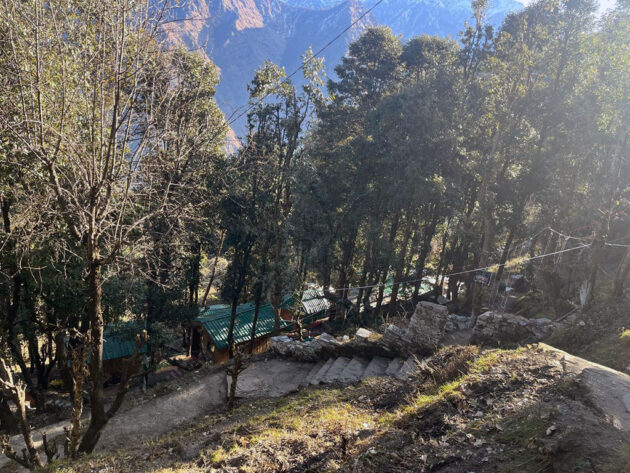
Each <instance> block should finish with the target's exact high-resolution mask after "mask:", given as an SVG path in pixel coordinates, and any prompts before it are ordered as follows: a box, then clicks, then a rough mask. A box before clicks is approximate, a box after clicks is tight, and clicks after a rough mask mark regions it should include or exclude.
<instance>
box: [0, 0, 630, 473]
mask: <svg viewBox="0 0 630 473" xmlns="http://www.w3.org/2000/svg"><path fill="white" fill-rule="evenodd" d="M473 7H474V12H475V15H474V18H472V19H471V24H470V25H462V33H461V35H460V37H459V38H458V39H457V40H454V39H444V38H438V37H429V36H419V37H415V38H412V39H410V40H409V41H406V42H403V41H401V39H400V38H398V37H397V36H395V35H394V34H393V33H392V32H391V30H389V29H388V28H387V27H373V28H369V29H367V30H366V31H365V32H364V34H363V35H362V36H361V37H359V38H358V39H357V40H356V41H354V42H353V43H352V44H350V46H349V49H348V52H347V54H346V56H345V57H344V58H343V60H342V62H341V63H340V64H339V65H337V66H336V68H335V72H336V76H335V77H331V78H326V77H324V76H323V72H322V71H323V60H322V59H321V58H320V57H319V56H314V55H313V53H312V52H311V51H307V52H305V55H304V56H303V66H302V68H301V70H300V74H302V75H303V80H301V81H300V83H301V84H304V85H300V86H297V85H296V83H295V81H293V80H292V78H287V75H288V74H287V72H286V71H284V70H283V69H281V68H279V67H277V66H276V65H274V64H272V63H265V64H262V65H261V66H260V68H259V69H258V70H257V72H256V74H255V77H254V80H253V81H252V82H251V84H250V86H249V87H248V90H249V96H250V102H249V104H248V105H247V106H245V107H242V109H241V111H243V110H244V112H242V113H246V117H247V123H248V133H247V135H246V136H243V137H242V140H241V141H242V146H241V147H240V149H238V151H236V152H235V153H233V154H227V153H226V152H225V151H224V146H223V145H224V143H225V139H226V135H227V132H228V128H229V123H230V120H232V119H233V117H224V116H223V115H222V114H221V112H220V110H219V108H218V107H217V104H216V102H215V99H214V94H215V88H216V86H217V83H218V81H219V74H218V72H217V71H216V69H215V67H214V66H213V64H211V63H209V62H207V61H205V60H204V59H202V58H201V57H199V56H197V55H196V54H195V52H194V51H193V52H188V51H186V50H184V49H182V48H181V47H179V46H177V45H173V44H169V43H168V42H166V41H165V39H164V38H163V29H162V28H163V26H164V24H165V23H167V22H168V21H169V4H168V2H166V3H162V2H149V4H146V3H144V2H135V1H131V0H126V1H118V0H102V1H99V2H91V1H83V0H61V1H57V2H52V3H51V2H43V1H41V0H28V1H18V0H6V1H3V2H2V3H1V5H0V103H1V106H0V203H1V211H2V223H1V225H0V301H1V303H0V314H1V317H0V343H1V345H0V350H1V355H2V360H3V361H2V372H1V373H0V375H2V379H3V387H4V389H5V390H6V391H7V392H9V393H15V395H17V394H19V393H22V396H23V392H24V391H23V390H21V389H18V388H19V386H18V384H20V383H18V382H17V381H14V375H13V374H12V371H14V372H15V376H18V375H19V378H20V379H21V380H22V382H23V383H24V385H25V386H26V387H27V388H28V391H29V392H33V393H38V392H44V391H45V390H46V389H47V388H48V384H49V382H50V375H51V372H52V371H53V369H55V367H58V369H59V371H60V372H61V375H62V378H63V381H64V383H65V385H66V387H67V389H68V390H70V391H71V392H72V391H73V390H74V392H75V393H79V395H76V396H75V397H74V399H75V402H76V403H77V406H76V408H77V412H78V414H77V415H79V416H80V413H81V405H80V404H81V403H82V400H81V395H80V393H81V392H82V390H83V385H84V384H85V388H86V389H88V390H89V403H90V408H91V420H90V424H89V427H88V429H87V430H86V431H85V432H84V433H82V435H81V438H79V432H78V431H77V432H73V437H72V442H71V446H70V449H71V452H73V453H76V452H77V451H81V452H91V451H92V450H93V449H94V447H95V445H96V444H97V442H98V440H99V437H100V434H101V432H102V430H103V428H104V426H105V425H106V423H107V422H108V420H109V419H110V418H111V417H112V416H113V415H114V414H115V413H116V411H117V409H118V408H119V407H120V405H121V403H122V400H123V397H124V394H125V392H126V390H127V389H128V387H129V383H130V379H131V375H127V373H126V374H125V376H124V377H123V381H122V382H121V383H120V389H119V391H118V395H117V396H116V399H115V401H114V402H113V403H112V404H111V405H110V406H108V407H107V409H106V405H105V402H104V400H103V372H102V353H103V331H104V327H105V325H106V324H108V323H111V322H121V321H125V322H126V321H137V322H139V323H141V324H143V326H144V327H146V330H145V331H143V332H142V333H140V334H139V335H138V337H137V344H138V347H140V346H142V344H143V343H144V342H146V340H147V337H148V341H149V347H150V351H151V353H152V357H153V358H154V359H156V360H157V359H158V358H159V351H160V350H161V347H162V342H161V340H162V339H165V338H168V337H169V336H171V337H173V336H174V337H178V338H181V337H182V333H183V330H182V327H183V326H184V324H185V323H186V322H187V321H190V320H191V319H193V318H194V317H196V316H197V315H198V313H199V307H200V306H205V305H207V304H209V303H210V302H211V301H220V302H224V303H226V304H229V305H230V306H231V307H232V315H233V317H232V327H230V334H229V340H230V343H232V341H233V334H232V331H233V325H234V323H233V322H234V314H235V311H236V307H237V306H238V304H240V303H242V302H245V301H253V302H254V303H255V305H256V306H257V307H258V306H260V305H261V304H263V303H265V302H270V303H271V304H272V305H273V306H274V307H276V308H277V309H278V311H279V306H280V304H281V302H282V300H283V298H284V297H285V296H286V295H287V294H291V293H293V294H300V293H301V291H302V290H304V289H305V288H307V287H309V285H311V286H312V285H315V286H317V287H322V288H323V291H324V293H325V296H326V297H327V298H328V299H330V300H331V301H332V303H333V304H334V306H335V311H334V319H335V321H336V322H337V323H339V324H347V323H352V324H355V325H362V326H374V325H377V324H379V323H381V321H382V319H383V318H384V317H386V316H388V315H392V314H395V313H398V312H399V311H400V310H403V309H404V304H405V303H406V302H408V301H415V300H417V299H418V298H419V297H420V295H421V293H422V291H423V289H422V284H421V282H422V278H423V277H425V276H426V277H428V278H430V280H431V282H432V283H433V284H435V285H436V286H437V287H438V289H437V290H438V291H440V292H441V294H442V295H443V296H444V297H447V298H448V299H450V300H452V301H453V303H454V304H455V310H456V311H457V312H458V313H461V314H472V316H473V317H474V316H476V315H478V314H479V313H480V311H481V310H484V309H485V308H486V307H488V305H489V304H491V302H492V300H493V291H495V290H498V289H497V288H498V287H499V286H500V284H501V283H503V284H506V283H507V282H508V281H507V279H508V278H509V276H510V275H511V274H513V273H514V272H516V271H512V269H511V268H514V265H516V264H519V262H523V261H524V260H528V263H527V264H522V265H521V266H519V269H518V272H523V273H525V274H527V275H528V282H529V284H530V285H531V286H532V289H533V290H536V291H538V292H539V293H540V294H541V297H543V298H544V300H545V301H547V302H548V303H549V304H550V305H551V306H552V307H553V309H554V311H556V313H557V315H562V313H564V312H566V311H567V310H568V308H571V307H572V306H574V305H575V304H582V305H585V304H588V303H589V302H590V301H592V300H593V299H594V298H598V297H599V298H603V297H612V298H620V297H622V295H623V291H624V289H626V288H627V286H628V282H627V280H628V273H629V272H630V247H628V246H627V245H629V244H630V214H629V212H630V49H629V48H628V41H629V38H630V3H629V2H628V1H627V0H618V2H617V6H616V8H615V9H614V10H612V11H609V12H607V13H605V14H603V16H601V17H598V16H597V15H596V13H595V12H596V5H595V4H594V2H592V1H590V0H561V1H557V0H539V1H537V2H535V3H533V4H531V5H530V6H528V7H527V8H525V9H524V10H522V11H520V12H518V13H513V14H510V15H508V17H507V18H506V19H505V21H504V23H503V24H502V26H501V27H500V28H499V29H498V30H495V29H493V28H492V27H491V26H489V25H488V24H487V23H486V19H485V18H486V11H487V2H486V1H484V0H474V1H473ZM550 254H551V255H550ZM545 255H550V256H546V257H544V256H545ZM219 260H220V261H226V262H227V267H226V268H225V270H224V271H222V272H221V274H220V277H219V274H218V272H219V271H218V270H217V262H218V261H219ZM611 261H612V262H614V268H613V269H612V270H611V269H610V264H609V265H607V266H606V267H607V268H608V269H607V270H606V271H604V269H603V267H604V262H608V263H610V262H611ZM477 269H481V270H482V271H488V272H491V273H492V274H491V276H492V278H493V283H492V284H490V285H489V286H485V285H482V284H476V283H475V282H474V278H475V275H477V274H479V272H478V271H476V270H477ZM386 287H388V288H389V290H391V295H389V296H388V297H385V289H386ZM353 288H354V289H353ZM357 291H358V292H357ZM279 317H280V316H279V315H277V317H276V319H277V320H276V322H277V323H278V321H279ZM184 337H185V335H184ZM139 356H140V354H139V353H138V350H136V352H135V353H134V357H139ZM70 360H71V361H72V362H71V363H70ZM88 379H89V386H88V382H87V380H88ZM3 399H4V398H3ZM37 401H38V400H37V399H36V402H37ZM0 407H2V409H0V410H3V409H4V410H6V402H5V400H3V401H2V402H0ZM77 419H78V418H77ZM13 453H14V454H15V452H13ZM29 454H30V455H31V456H30V457H29V458H30V460H29V461H30V462H31V464H36V463H37V462H40V460H39V457H38V456H37V455H38V454H37V453H36V451H35V450H34V447H33V451H32V452H29ZM15 455H17V454H15ZM17 456H18V457H19V455H17Z"/></svg>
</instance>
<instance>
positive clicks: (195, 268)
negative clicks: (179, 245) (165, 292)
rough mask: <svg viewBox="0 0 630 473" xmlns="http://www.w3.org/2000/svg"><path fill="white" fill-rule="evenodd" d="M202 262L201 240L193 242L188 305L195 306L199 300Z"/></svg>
mask: <svg viewBox="0 0 630 473" xmlns="http://www.w3.org/2000/svg"><path fill="white" fill-rule="evenodd" d="M200 264H201V242H200V241H195V242H194V243H193V257H192V260H191V262H190V281H188V291H189V295H188V305H189V306H191V307H192V306H194V305H196V304H197V303H198V302H199V266H200Z"/></svg>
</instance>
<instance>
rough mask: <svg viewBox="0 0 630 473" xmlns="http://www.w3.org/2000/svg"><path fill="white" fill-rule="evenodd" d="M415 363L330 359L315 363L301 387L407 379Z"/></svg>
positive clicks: (396, 359)
mask: <svg viewBox="0 0 630 473" xmlns="http://www.w3.org/2000/svg"><path fill="white" fill-rule="evenodd" d="M414 364H415V363H414V361H413V360H412V359H411V358H409V359H407V360H405V359H403V358H394V359H389V358H384V357H381V356H375V357H374V358H372V359H371V360H368V359H366V358H363V357H360V356H354V357H352V358H346V357H345V356H340V357H338V358H329V359H328V360H327V361H320V362H319V363H315V364H314V365H313V367H312V368H311V370H310V371H309V372H308V373H307V375H306V376H305V377H304V379H303V380H302V382H301V383H300V386H302V387H304V386H309V385H311V386H317V385H318V384H354V383H358V382H359V381H361V380H362V379H365V378H370V377H374V376H393V377H396V378H398V379H406V378H407V376H408V375H409V373H410V372H411V371H412V370H413V369H414V367H415V366H414Z"/></svg>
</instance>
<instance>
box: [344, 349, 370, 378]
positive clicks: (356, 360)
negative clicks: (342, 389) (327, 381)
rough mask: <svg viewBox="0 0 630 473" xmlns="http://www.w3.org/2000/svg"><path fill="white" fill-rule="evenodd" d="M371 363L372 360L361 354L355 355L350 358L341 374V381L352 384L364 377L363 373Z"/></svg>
mask: <svg viewBox="0 0 630 473" xmlns="http://www.w3.org/2000/svg"><path fill="white" fill-rule="evenodd" d="M369 364H370V361H369V360H367V359H365V358H362V357H360V356H355V357H353V358H352V360H350V362H349V363H348V364H347V365H346V367H345V368H344V369H343V371H342V372H341V375H340V376H339V382H340V383H345V384H350V383H356V382H357V381H359V380H361V379H363V373H365V369H366V368H367V367H368V365H369Z"/></svg>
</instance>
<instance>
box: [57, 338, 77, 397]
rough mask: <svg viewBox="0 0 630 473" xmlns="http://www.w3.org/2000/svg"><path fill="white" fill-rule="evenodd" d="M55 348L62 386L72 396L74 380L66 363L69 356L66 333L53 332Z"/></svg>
mask: <svg viewBox="0 0 630 473" xmlns="http://www.w3.org/2000/svg"><path fill="white" fill-rule="evenodd" d="M55 349H56V350H57V356H56V358H57V368H58V369H59V373H61V380H62V381H63V387H64V388H65V389H66V391H67V392H68V393H69V394H70V395H71V396H72V395H73V391H74V380H73V378H72V370H71V369H70V366H68V363H69V361H70V358H69V357H68V350H67V347H66V335H65V333H64V332H62V331H61V330H60V331H58V332H57V333H56V334H55Z"/></svg>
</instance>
